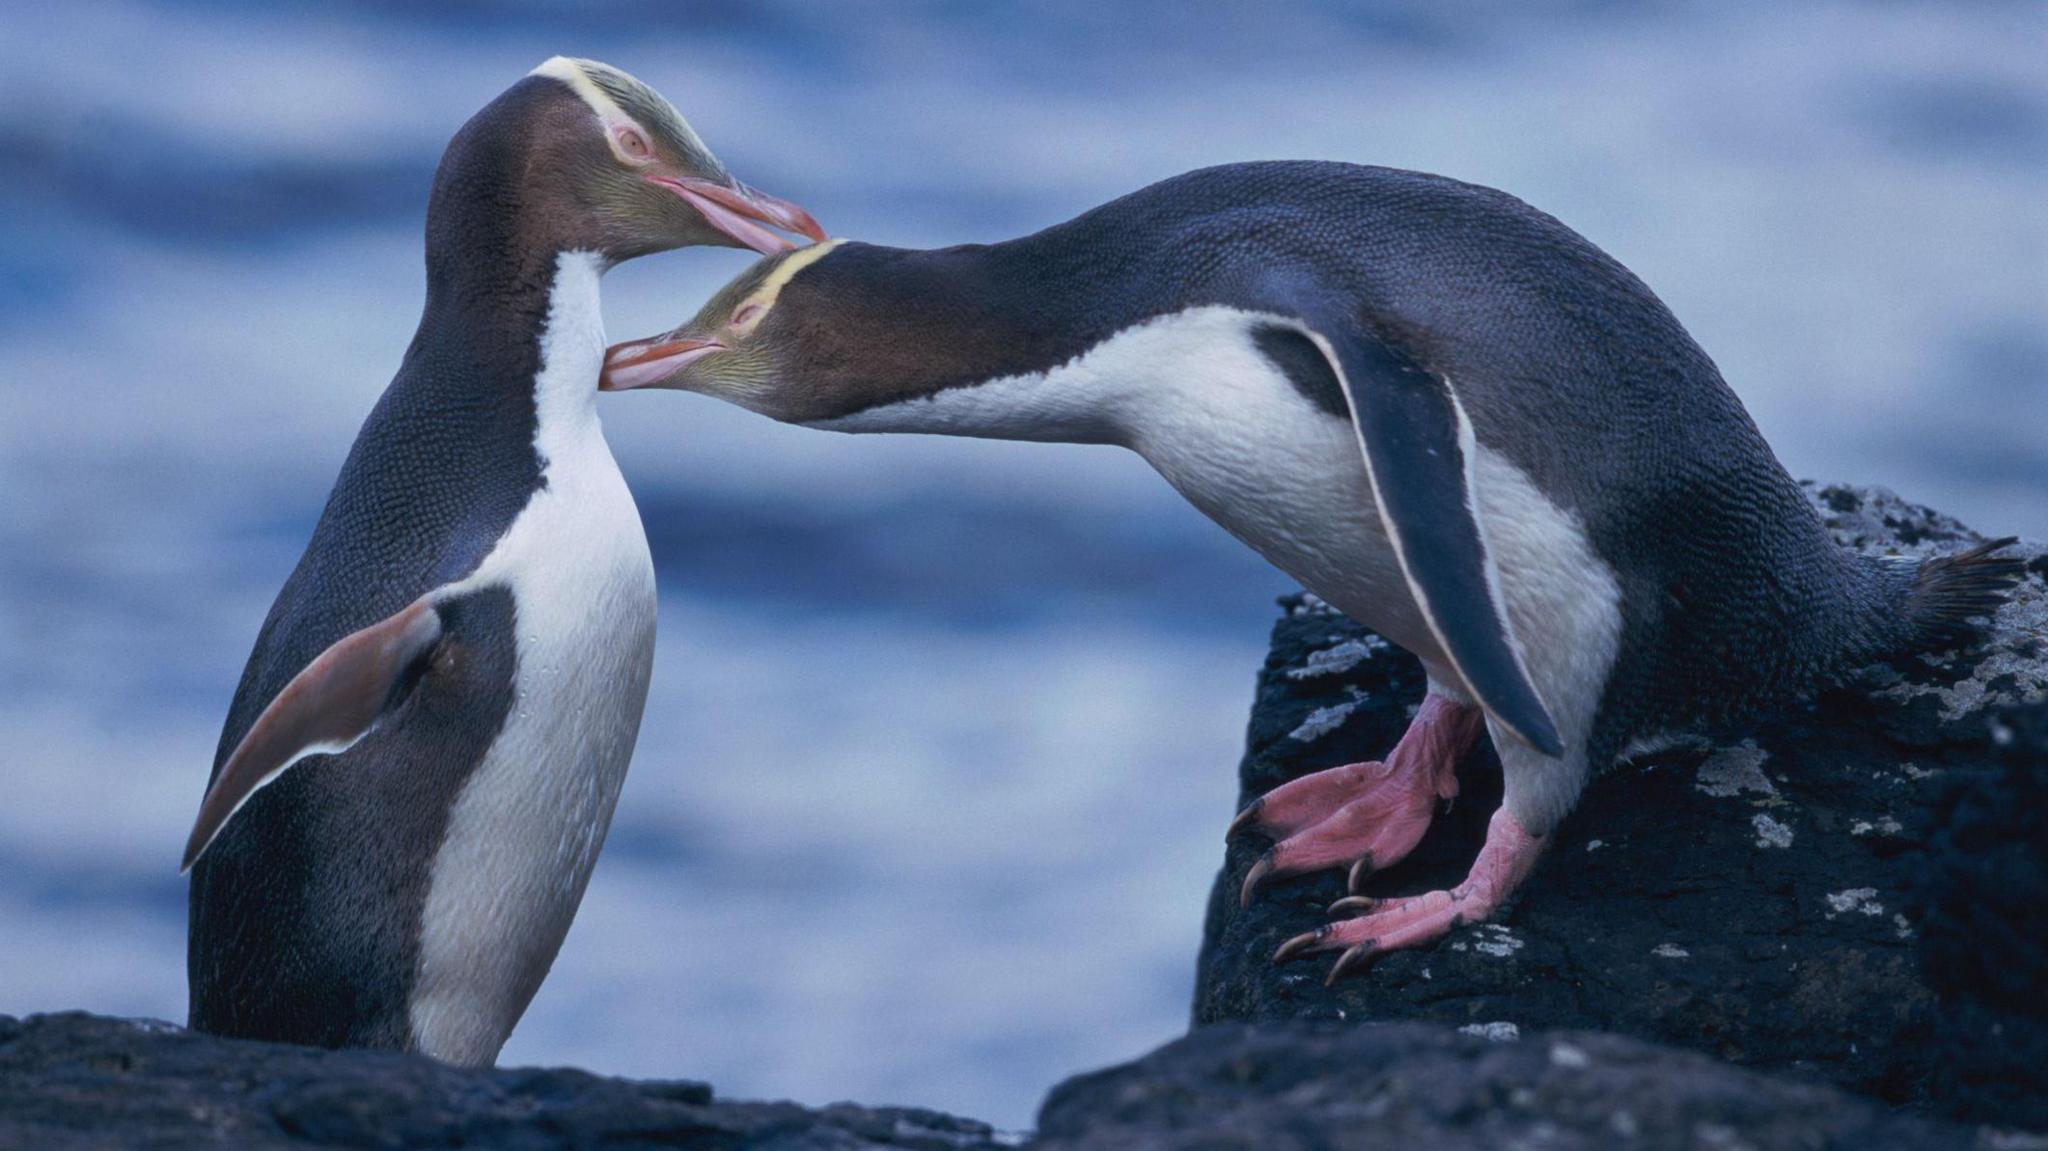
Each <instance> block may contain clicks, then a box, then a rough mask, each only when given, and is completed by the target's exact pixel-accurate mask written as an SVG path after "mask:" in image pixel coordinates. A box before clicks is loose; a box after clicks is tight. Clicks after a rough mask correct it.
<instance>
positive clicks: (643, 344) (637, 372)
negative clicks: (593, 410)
mask: <svg viewBox="0 0 2048 1151" xmlns="http://www.w3.org/2000/svg"><path fill="white" fill-rule="evenodd" d="M724 350H725V345H724V344H721V343H719V342H718V341H717V340H679V339H676V338H674V337H672V336H649V337H647V338H646V339H644V340H628V341H626V342H625V343H623V344H613V345H612V347H611V350H610V351H608V352H606V353H605V355H604V374H603V375H601V376H599V377H598V380H597V386H598V389H599V390H600V391H606V392H626V391H631V390H632V389H634V388H644V387H648V386H650V385H657V386H658V385H659V384H660V383H661V382H662V381H663V380H666V379H668V378H669V377H670V376H673V375H675V374H676V372H678V371H680V370H681V369H682V367H683V365H684V364H687V363H690V362H691V361H693V360H700V359H703V358H704V357H705V356H708V355H710V354H711V353H713V352H722V351H724Z"/></svg>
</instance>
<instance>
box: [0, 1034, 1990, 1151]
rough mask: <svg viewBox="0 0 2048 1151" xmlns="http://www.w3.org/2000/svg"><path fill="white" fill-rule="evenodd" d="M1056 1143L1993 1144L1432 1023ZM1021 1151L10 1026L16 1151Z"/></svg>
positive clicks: (1090, 1150)
mask: <svg viewBox="0 0 2048 1151" xmlns="http://www.w3.org/2000/svg"><path fill="white" fill-rule="evenodd" d="M1040 1128H1041V1129H1040V1132H1039V1134H1038V1137H1037V1138H1035V1139H1033V1140H1031V1141H1030V1142H1029V1143H1028V1144H1026V1145H1027V1146H1030V1147H1038V1148H1045V1149H1046V1151H1055V1149H1057V1151H1167V1149H1185V1151H1197V1149H1200V1151H1295V1149H1300V1151H1308V1149H1310V1148H1315V1149H1318V1151H1320V1149H1325V1148H1328V1149H1351V1148H1356V1149H1360V1151H1366V1149H1384V1151H1395V1149H1400V1151H1407V1149H1410V1148H1416V1147H1427V1148H1432V1149H1443V1151H1458V1149H1462V1148H1498V1147H1514V1146H1526V1147H1544V1148H1557V1149H1570V1148H1591V1147H1609V1146H1637V1147H1705V1148H1716V1147H1719V1148H1730V1147H1752V1148H1777V1147H1787V1148H1791V1147H1799V1148H1805V1147H1826V1146H1855V1147H1857V1148H1859V1149H1862V1151H1886V1149H1890V1148H1929V1149H1937V1151H1938V1149H1940V1148H1951V1147H1953V1148H1963V1147H1972V1146H1983V1145H1985V1142H1986V1140H1985V1133H1984V1132H1981V1131H1975V1130H1972V1129H1969V1128H1965V1127H1960V1126H1955V1125H1951V1124H1943V1123H1937V1122H1931V1121H1927V1120H1923V1119H1918V1118H1913V1117H1908V1116H1899V1115H1894V1114H1889V1113H1887V1112H1886V1111H1885V1110H1884V1109H1883V1108H1881V1107H1879V1106H1877V1105H1876V1104H1873V1103H1869V1102H1865V1101H1859V1100H1855V1099H1851V1098H1849V1097H1847V1096H1844V1095H1843V1094H1841V1093H1840V1092H1838V1091H1835V1090H1832V1089H1829V1088H1825V1087H1819V1086H1814V1085H1811V1084H1800V1083H1792V1082H1782V1081H1775V1080H1772V1079H1768V1078H1765V1077H1763V1076H1759V1075H1756V1074H1752V1073H1750V1072H1746V1071H1742V1070H1739V1069H1736V1068H1733V1067H1729V1066H1726V1065H1725V1064H1721V1063H1717V1062H1715V1061H1714V1060H1712V1059H1709V1058H1707V1057H1705V1056H1701V1055H1695V1054H1691V1053H1688V1052H1678V1051H1671V1050H1667V1049H1663V1048H1658V1047H1654V1046H1651V1045H1649V1044H1645V1043H1640V1042H1637V1041H1635V1040H1630V1039H1623V1038H1620V1037H1617V1036H1611V1035H1587V1034H1566V1033H1559V1034H1554V1035H1542V1034H1530V1035H1527V1036H1524V1037H1521V1038H1520V1039H1519V1040H1518V1041H1516V1042H1499V1041H1496V1040H1490V1039H1486V1038H1481V1037H1476V1036H1471V1035H1461V1034H1458V1033H1457V1032H1454V1031H1451V1030H1449V1029H1447V1028H1442V1027H1432V1026H1427V1025H1422V1024H1395V1025H1386V1026H1368V1027H1342V1026H1331V1025H1317V1024H1311V1023H1281V1024H1266V1025H1259V1026H1247V1025H1222V1026H1217V1027H1206V1028H1201V1029H1198V1030H1197V1031H1195V1032H1194V1033H1193V1034H1191V1035H1189V1036H1188V1037H1187V1038H1185V1039H1182V1040H1180V1041H1178V1042H1175V1043H1171V1044H1168V1045H1167V1046H1166V1047H1164V1048H1162V1049H1160V1050H1159V1051H1156V1052H1154V1053H1153V1054H1151V1055H1148V1056H1146V1057H1145V1058H1143V1059H1140V1060H1138V1061H1136V1062H1134V1063H1130V1064H1127V1065H1125V1066H1122V1067H1117V1068H1112V1069H1110V1070H1108V1071H1102V1072H1098V1073H1096V1074H1092V1075H1084V1076H1081V1077H1079V1078H1077V1079H1074V1080H1072V1081H1070V1082H1068V1083H1065V1084H1062V1085H1061V1086H1060V1087H1058V1088H1056V1089H1055V1090H1054V1091H1053V1093H1052V1096H1051V1098H1050V1099H1049V1100H1047V1102H1046V1105H1045V1108H1044V1111H1043V1112H1042V1114H1041V1116H1040ZM2008 1142H2009V1141H2008ZM1018 1143H1019V1140H1017V1139H1014V1138H1005V1137H999V1136H997V1135H996V1134H995V1133H993V1132H991V1131H990V1130H989V1128H988V1127H987V1126H986V1125H985V1124H980V1123H975V1122H972V1121H969V1120H964V1119H956V1118H954V1117H952V1116H948V1115H939V1114H935V1113H933V1112H929V1111H916V1110H905V1109H900V1108H868V1107H855V1106H852V1105H848V1104H841V1105H837V1106H832V1107H825V1108H819V1109H809V1108H803V1107H798V1106H795V1105H793V1104H789V1103H734V1102H725V1101H721V1100H717V1099H714V1098H713V1097H712V1093H711V1089H710V1088H709V1087H707V1086H705V1085H704V1084H702V1083H690V1082H668V1083H664V1082H637V1083H636V1082H631V1081H627V1080H619V1079H603V1078H599V1077H597V1076H594V1075H589V1074H586V1073H584V1072H581V1071H566V1070H539V1069H527V1070H506V1071H480V1070H465V1069H462V1068H456V1067H448V1066H445V1065H443V1064H439V1063H435V1062H433V1061H431V1060H428V1059H423V1058H420V1057H418V1056H408V1055H395V1054H390V1053H384V1052H372V1051H315V1050H310V1049H306V1048H299V1047H283V1046H278V1045H275V1044H267V1043H248V1042H242V1041H237V1040H227V1039H214V1038H211V1037H208V1036H203V1035H194V1034H190V1033H187V1032H185V1031H183V1030H181V1029H179V1028H175V1027H170V1026H168V1025H165V1024H147V1023H141V1024H139V1023H135V1022H131V1021H126V1020H119V1019H105V1018H101V1017H98V1016H91V1015H78V1014H72V1015H49V1016H38V1017H33V1018H30V1019H28V1020H25V1021H17V1020H14V1019H9V1018H6V1017H4V1016H0V1147H7V1148H10V1149H11V1148H17V1147H18V1148H34V1149H36V1151H71V1149H74V1148H112V1147H121V1148H128V1147H149V1148H164V1149H169V1148H177V1149H181V1151H182V1149H191V1151H202V1149H206V1151H212V1149H228V1148H233V1149H235V1151H268V1149H271V1148H310V1147H367V1148H457V1147H459V1148H465V1149H470V1151H539V1149H543V1148H546V1149H555V1148H577V1149H590V1148H604V1149H606V1151H630V1149H639V1148H648V1149H651V1148H671V1149H674V1148H702V1149H711V1148H717V1149H720V1151H744V1149H752V1151H828V1149H829V1151H863V1149H876V1148H898V1149H904V1151H995V1148H998V1147H1005V1146H1009V1147H1014V1146H1017V1145H1018ZM2013 1145H2015V1146H2017V1144H2013Z"/></svg>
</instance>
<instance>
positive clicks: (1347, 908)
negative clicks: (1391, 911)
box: [1329, 895, 1380, 915]
mask: <svg viewBox="0 0 2048 1151" xmlns="http://www.w3.org/2000/svg"><path fill="white" fill-rule="evenodd" d="M1379 905H1380V901H1379V900H1377V899H1374V898H1372V897H1371V896H1368V895H1347V896H1345V897H1344V898H1342V899H1340V900H1338V901H1337V902H1335V903H1332V904H1331V905H1330V910H1329V913H1330V914H1331V915H1345V914H1348V913H1350V912H1354V911H1356V912H1361V913H1363V912H1367V911H1371V910H1372V909H1373V908H1375V907H1378V906H1379Z"/></svg>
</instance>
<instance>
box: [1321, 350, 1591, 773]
mask: <svg viewBox="0 0 2048 1151" xmlns="http://www.w3.org/2000/svg"><path fill="white" fill-rule="evenodd" d="M1309 334H1310V336H1311V337H1312V338H1314V339H1315V342H1316V343H1317V344H1318V345H1319V346H1321V348H1322V350H1323V354H1324V356H1325V357H1326V358H1327V359H1328V360H1329V361H1330V367H1331V369H1332V370H1333V371H1334V372H1335V373H1336V375H1337V381H1338V384H1339V385H1340V386H1341V387H1342V388H1343V391H1344V396H1345V398H1346V399H1347V400H1348V401H1349V402H1350V405H1351V425H1352V427H1353V429H1354V430H1356V432H1357V433H1358V444H1359V448H1360V449H1361V450H1362V451H1363V452H1364V454H1365V468H1366V474H1367V475H1368V476H1369V477H1370V478H1371V480H1372V490H1373V496H1374V499H1375V500H1376V501H1377V502H1378V504H1379V513H1380V519H1381V520H1382V521H1383V522H1384V523H1385V525H1386V529H1387V536H1388V538H1389V539H1391V540H1392V541H1393V544H1394V554H1395V556H1396V558H1398V559H1399V561H1400V564H1401V573H1402V574H1403V575H1404V576H1406V577H1407V579H1408V588H1409V591H1410V592H1412V593H1413V594H1414V596H1415V602H1416V604H1417V605H1418V606H1420V607H1421V608H1422V615H1423V618H1424V619H1425V620H1427V621H1428V623H1429V629H1430V631H1431V632H1433V633H1435V635H1436V638H1437V642H1438V643H1440V644H1442V645H1443V649H1444V653H1445V654H1446V655H1447V656H1449V658H1450V660H1451V662H1452V664H1453V665H1454V666H1455V667H1456V668H1457V671H1458V674H1459V675H1460V676H1462V677H1464V680H1465V683H1466V685H1467V686H1468V687H1470V688H1471V689H1472V692H1473V694H1474V695H1476V696H1477V697H1478V699H1479V703H1480V705H1481V706H1482V707H1484V708H1485V709H1486V711H1487V713H1488V714H1490V715H1492V716H1493V717H1494V718H1495V719H1497V720H1499V721H1500V722H1501V723H1502V724H1504V725H1505V726H1506V727H1507V728H1508V729H1509V730H1510V731H1513V732H1514V733H1515V734H1516V735H1517V736H1520V737H1521V739H1522V740H1523V742H1525V743H1527V744H1529V746H1531V747H1533V748H1535V749H1536V750H1538V751H1540V752H1542V753H1544V754H1545V755H1553V756H1554V755H1560V754H1562V753H1563V751H1564V744H1563V741H1562V740H1560V739H1559V738H1558V734H1557V725H1556V724H1555V723H1554V722H1552V720H1551V718H1550V712H1549V711H1548V710H1547V709H1546V708H1545V707H1544V705H1543V700H1542V698H1541V697H1540V696H1538V695H1537V694H1536V688H1535V685H1534V684H1532V683H1531V682H1530V681H1529V670H1528V668H1527V667H1525V666H1523V663H1522V657H1521V653H1520V651H1519V650H1518V649H1517V647H1516V646H1515V639H1514V635H1513V630H1512V628H1511V627H1510V625H1509V623H1508V617H1507V611H1506V607H1505V604H1504V603H1503V602H1502V599H1501V591H1500V573H1499V570H1498V569H1497V568H1496V567H1495V561H1494V557H1493V556H1492V555H1491V554H1490V553H1489V552H1488V550H1487V540H1486V532H1485V530H1484V529H1483V527H1482V525H1481V524H1480V521H1479V511H1478V506H1479V505H1478V501H1477V497H1476V493H1475V491H1474V479H1473V468H1474V465H1475V461H1474V459H1473V455H1474V452H1475V451H1476V447H1477V445H1476V441H1475V440H1474V439H1473V435H1472V422H1471V420H1470V419H1469V418H1468V417H1467V416H1466V414H1465V409H1464V406H1463V405H1462V404H1460V403H1459V402H1458V395H1457V392H1456V391H1455V390H1454V389H1453V388H1452V386H1451V381H1450V380H1449V379H1447V378H1445V377H1444V376H1442V375H1439V374H1437V373H1435V372H1431V371H1429V370H1427V369H1426V368H1424V367H1423V366H1422V365H1421V364H1419V363H1418V362H1417V361H1416V360H1415V359H1414V358H1413V357H1412V356H1410V355H1409V354H1408V353H1407V352H1406V351H1404V350H1403V349H1402V348H1400V347H1398V346H1396V345H1395V344H1393V343H1391V342H1389V341H1387V340H1385V339H1381V338H1378V337H1376V336H1374V335H1372V334H1370V333H1366V332H1361V331H1358V330H1357V329H1356V327H1355V326H1354V325H1353V324H1348V323H1347V324H1343V325H1322V326H1312V329H1311V331H1310V333H1309Z"/></svg>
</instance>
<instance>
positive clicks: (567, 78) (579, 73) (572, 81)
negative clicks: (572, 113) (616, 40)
mask: <svg viewBox="0 0 2048 1151" xmlns="http://www.w3.org/2000/svg"><path fill="white" fill-rule="evenodd" d="M527 75H529V76H546V77H548V78H549V79H553V80H560V81H561V82H562V83H564V84H567V85H568V86H569V87H570V88H572V89H574V90H575V92H576V94H577V95H578V96H581V97H583V102H584V103H585V104H588V105H590V110H591V111H593V112H595V113H597V118H598V119H600V120H603V121H605V122H606V123H611V124H617V123H625V124H633V123H634V121H633V118H632V117H631V116H628V115H626V111H625V109H623V108H621V107H619V105H618V104H617V102H615V101H614V100H613V99H612V98H611V97H610V96H607V95H605V91H604V89H602V88H600V87H598V86H597V83H596V81H594V80H592V79H591V78H590V74H589V73H588V72H585V71H584V70H583V66H582V65H581V64H578V63H577V62H576V61H575V60H574V59H572V58H570V57H568V56H550V57H549V58H548V59H546V60H545V61H542V63H541V66H540V67H538V68H535V69H534V70H533V71H531V72H528V73H527ZM635 126H636V127H637V126H638V125H637V124H636V125H635Z"/></svg>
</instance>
